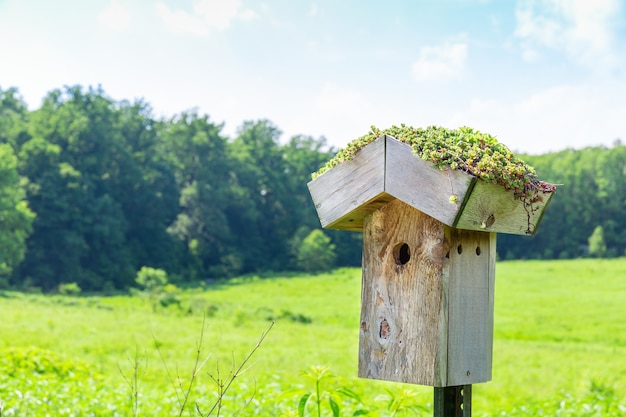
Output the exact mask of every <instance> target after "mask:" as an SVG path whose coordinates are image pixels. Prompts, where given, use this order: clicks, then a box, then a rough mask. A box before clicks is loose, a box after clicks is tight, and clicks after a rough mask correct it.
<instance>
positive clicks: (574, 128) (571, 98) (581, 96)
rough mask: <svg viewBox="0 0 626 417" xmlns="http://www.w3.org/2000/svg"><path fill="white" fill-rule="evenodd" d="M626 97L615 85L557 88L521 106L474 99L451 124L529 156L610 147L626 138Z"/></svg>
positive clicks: (623, 88)
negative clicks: (492, 137) (469, 128)
mask: <svg viewBox="0 0 626 417" xmlns="http://www.w3.org/2000/svg"><path fill="white" fill-rule="evenodd" d="M624 94H626V86H624V85H621V84H620V83H617V82H612V83H607V84H605V85H602V86H594V87H591V86H588V85H561V86H555V87H551V88H548V89H545V90H542V91H538V92H535V93H533V94H530V95H528V96H526V97H523V98H521V99H519V100H517V101H502V100H497V99H474V100H472V101H471V103H470V105H469V107H468V108H467V109H466V110H463V111H460V112H459V113H457V114H456V115H455V116H453V117H452V119H451V120H450V121H449V124H450V125H452V126H460V125H468V126H472V127H474V128H477V129H479V130H482V131H484V132H487V133H490V134H492V135H495V136H496V137H498V140H500V141H501V142H503V143H504V144H506V145H508V146H509V147H510V148H511V149H512V150H514V151H522V152H525V153H543V152H548V151H555V150H561V149H565V148H568V147H573V148H581V147H584V146H590V145H599V144H604V145H610V144H612V143H613V141H614V140H615V139H616V138H617V137H621V138H624V137H626V119H624V118H623V116H620V115H623V114H626V104H624V103H623V101H622V100H621V98H620V97H622V96H623V95H624Z"/></svg>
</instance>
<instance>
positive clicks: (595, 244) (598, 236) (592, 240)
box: [588, 226, 606, 258]
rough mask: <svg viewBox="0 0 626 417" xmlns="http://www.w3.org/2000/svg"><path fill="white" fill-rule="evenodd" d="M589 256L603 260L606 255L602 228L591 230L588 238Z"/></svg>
mask: <svg viewBox="0 0 626 417" xmlns="http://www.w3.org/2000/svg"><path fill="white" fill-rule="evenodd" d="M588 241H589V255H591V256H595V257H596V258H603V257H604V256H605V255H606V242H605V241H604V230H603V229H602V226H597V227H596V228H595V229H593V233H592V234H591V236H589V240H588Z"/></svg>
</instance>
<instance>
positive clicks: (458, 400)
mask: <svg viewBox="0 0 626 417" xmlns="http://www.w3.org/2000/svg"><path fill="white" fill-rule="evenodd" d="M434 409H435V410H434V417H472V386H471V385H459V386H456V387H435V403H434Z"/></svg>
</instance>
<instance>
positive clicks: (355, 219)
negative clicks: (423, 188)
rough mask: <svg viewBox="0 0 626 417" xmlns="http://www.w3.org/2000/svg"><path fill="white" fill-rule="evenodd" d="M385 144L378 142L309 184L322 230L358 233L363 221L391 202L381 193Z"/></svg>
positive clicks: (383, 178)
mask: <svg viewBox="0 0 626 417" xmlns="http://www.w3.org/2000/svg"><path fill="white" fill-rule="evenodd" d="M384 166H385V140H384V138H380V139H378V140H376V141H374V142H372V143H371V144H369V145H368V146H366V147H364V148H363V149H361V150H360V151H359V152H358V153H357V155H356V156H355V157H354V158H353V159H352V160H350V161H345V162H343V163H341V164H339V165H337V166H336V167H334V168H333V169H331V170H329V171H327V172H325V173H324V174H322V175H320V176H319V177H317V178H316V179H315V180H313V181H311V182H309V184H308V187H309V192H310V193H311V197H312V199H313V203H314V204H315V208H316V209H317V214H318V216H319V219H320V222H321V224H322V227H326V228H330V229H347V230H362V227H363V217H365V215H366V214H368V213H370V212H371V211H373V210H376V209H378V208H379V207H381V206H382V205H383V204H385V203H387V202H389V201H390V200H392V197H390V196H388V195H387V194H386V193H385V192H384V191H385V170H384Z"/></svg>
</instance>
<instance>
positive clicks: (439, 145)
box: [313, 124, 556, 234]
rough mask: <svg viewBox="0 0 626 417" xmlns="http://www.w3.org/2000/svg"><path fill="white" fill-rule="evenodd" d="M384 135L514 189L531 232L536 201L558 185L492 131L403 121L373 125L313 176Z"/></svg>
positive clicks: (439, 163) (443, 164)
mask: <svg viewBox="0 0 626 417" xmlns="http://www.w3.org/2000/svg"><path fill="white" fill-rule="evenodd" d="M383 135H389V136H393V137H394V138H396V139H398V140H399V141H400V142H404V143H406V144H408V145H410V146H411V147H412V149H413V153H414V154H415V155H417V156H418V157H420V158H422V159H424V160H426V161H429V162H431V163H432V164H433V166H434V167H436V168H439V169H442V170H445V169H458V170H460V171H463V172H465V173H467V174H469V175H472V176H474V177H475V178H477V179H479V180H482V181H485V182H488V183H493V184H497V185H499V186H502V187H504V188H505V189H506V190H511V191H512V192H513V196H514V198H515V199H516V200H520V201H521V202H522V203H523V206H524V210H525V211H526V214H527V217H528V229H527V231H526V233H528V234H532V231H531V227H530V226H531V216H532V215H533V214H534V213H535V212H536V210H538V209H539V207H537V206H536V203H538V202H541V201H543V197H544V195H545V193H552V192H554V191H555V190H556V185H554V184H549V183H547V182H545V181H540V180H539V179H538V178H537V175H536V174H535V170H534V169H533V168H532V167H531V166H529V165H527V164H526V163H525V162H524V161H522V160H521V159H519V158H517V157H515V155H513V153H512V152H511V151H510V150H509V148H507V147H506V146H505V145H503V144H501V143H499V142H498V140H497V139H496V138H494V137H493V136H491V135H489V134H486V133H482V132H480V131H478V130H474V129H472V128H470V127H461V128H459V129H446V128H443V127H438V126H429V127H427V128H425V129H423V128H415V127H411V126H406V125H404V124H402V125H400V126H392V127H391V128H389V129H384V130H380V129H378V128H376V127H374V126H372V127H371V130H370V132H368V133H367V134H366V135H363V136H361V137H360V138H358V139H356V140H354V141H352V142H351V143H349V144H348V146H346V147H345V148H344V149H342V150H341V151H339V152H338V153H337V155H335V157H334V158H332V159H331V160H330V161H328V163H326V165H325V166H324V167H322V168H321V169H320V170H319V171H318V172H316V173H314V174H313V179H315V178H316V177H317V176H319V175H322V174H323V173H324V172H326V171H328V170H329V169H331V168H333V167H334V166H336V165H338V164H340V163H342V162H344V161H347V160H350V159H352V158H353V157H354V156H355V155H356V154H357V152H358V151H359V150H360V149H362V148H363V147H365V146H366V145H368V144H369V143H371V142H373V141H375V140H376V139H377V138H378V137H380V136H383ZM450 203H454V204H458V203H459V201H458V198H457V197H456V195H452V196H450Z"/></svg>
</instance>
